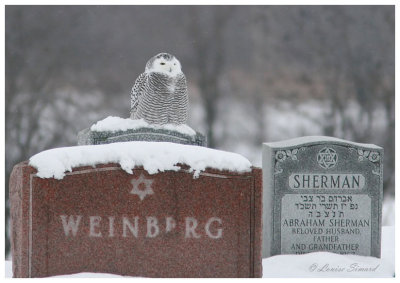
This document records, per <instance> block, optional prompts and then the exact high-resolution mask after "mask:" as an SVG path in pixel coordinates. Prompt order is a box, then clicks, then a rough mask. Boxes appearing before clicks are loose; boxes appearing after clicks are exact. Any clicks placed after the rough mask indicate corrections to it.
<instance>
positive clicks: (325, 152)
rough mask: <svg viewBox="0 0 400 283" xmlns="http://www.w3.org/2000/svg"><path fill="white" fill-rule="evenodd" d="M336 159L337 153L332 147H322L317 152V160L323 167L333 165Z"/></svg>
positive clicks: (327, 167) (331, 166)
mask: <svg viewBox="0 0 400 283" xmlns="http://www.w3.org/2000/svg"><path fill="white" fill-rule="evenodd" d="M337 161H338V155H337V153H336V151H335V150H334V149H333V148H330V147H324V148H323V149H321V150H320V151H319V152H318V154H317V162H318V164H319V166H321V167H322V168H324V169H330V168H333V167H335V165H336V163H337Z"/></svg>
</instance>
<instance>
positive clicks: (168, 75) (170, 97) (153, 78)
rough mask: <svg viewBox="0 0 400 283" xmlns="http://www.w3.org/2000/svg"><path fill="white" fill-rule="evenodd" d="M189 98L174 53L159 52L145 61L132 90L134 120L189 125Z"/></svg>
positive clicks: (132, 114) (132, 115)
mask: <svg viewBox="0 0 400 283" xmlns="http://www.w3.org/2000/svg"><path fill="white" fill-rule="evenodd" d="M188 104H189V98H188V93H187V86H186V78H185V75H184V74H183V72H182V69H181V64H180V62H179V61H178V59H176V58H175V56H173V55H171V54H168V53H160V54H158V55H156V56H154V57H152V58H151V59H150V60H149V61H148V62H147V64H146V69H145V72H144V73H142V74H141V75H139V77H138V78H137V79H136V81H135V84H134V85H133V87H132V91H131V115H130V117H131V119H144V120H145V121H146V122H147V123H149V124H158V125H164V124H176V125H180V124H186V121H187V117H188Z"/></svg>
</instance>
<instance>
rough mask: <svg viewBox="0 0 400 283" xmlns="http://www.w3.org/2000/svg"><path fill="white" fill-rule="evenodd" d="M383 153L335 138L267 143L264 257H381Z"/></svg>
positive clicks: (265, 157)
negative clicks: (316, 254)
mask: <svg viewBox="0 0 400 283" xmlns="http://www.w3.org/2000/svg"><path fill="white" fill-rule="evenodd" d="M382 176H383V149H382V148H381V147H378V146H375V145H371V144H360V143H354V142H350V141H345V140H340V139H336V138H330V137H303V138H298V139H293V140H287V141H281V142H275V143H264V144H263V187H264V191H263V257H269V256H273V255H279V254H304V253H309V252H317V251H327V252H333V253H338V254H355V255H362V256H374V257H380V255H381V224H382V223H381V218H382V188H383V185H382V184H383V183H382Z"/></svg>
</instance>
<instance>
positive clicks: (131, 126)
mask: <svg viewBox="0 0 400 283" xmlns="http://www.w3.org/2000/svg"><path fill="white" fill-rule="evenodd" d="M139 128H151V129H155V130H159V129H165V130H170V131H176V132H179V133H181V134H185V135H189V136H195V135H196V132H195V131H194V130H193V129H192V128H191V127H189V126H188V125H186V124H182V125H174V124H165V125H155V124H149V123H147V122H146V121H145V120H143V119H135V120H134V119H130V118H126V119H125V118H120V117H114V116H108V117H107V118H105V119H103V120H101V121H98V122H97V123H96V124H94V125H92V126H91V127H90V130H92V131H94V132H117V131H127V130H136V129H139Z"/></svg>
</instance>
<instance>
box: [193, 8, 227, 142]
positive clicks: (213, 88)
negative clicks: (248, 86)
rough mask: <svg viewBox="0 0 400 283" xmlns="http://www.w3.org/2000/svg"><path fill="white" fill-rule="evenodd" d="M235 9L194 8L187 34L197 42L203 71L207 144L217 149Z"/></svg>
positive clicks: (202, 88) (197, 63) (195, 50)
mask: <svg viewBox="0 0 400 283" xmlns="http://www.w3.org/2000/svg"><path fill="white" fill-rule="evenodd" d="M232 13H233V8H232V7H209V6H208V7H197V6H195V7H190V10H189V13H188V15H189V17H190V18H189V19H188V21H189V23H188V26H187V33H188V36H189V38H191V40H192V41H194V42H195V44H194V45H193V47H194V57H195V58H196V66H197V67H198V70H199V88H200V91H201V94H202V98H203V106H204V109H205V112H206V125H207V141H208V146H209V147H215V146H216V145H217V141H216V140H215V134H214V125H215V122H216V119H217V106H218V101H219V99H220V97H221V91H220V88H219V81H220V78H221V75H222V72H223V71H224V65H225V60H226V52H225V50H226V47H227V46H226V39H225V31H226V29H225V28H226V25H227V24H228V21H229V19H230V17H231V16H232Z"/></svg>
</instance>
